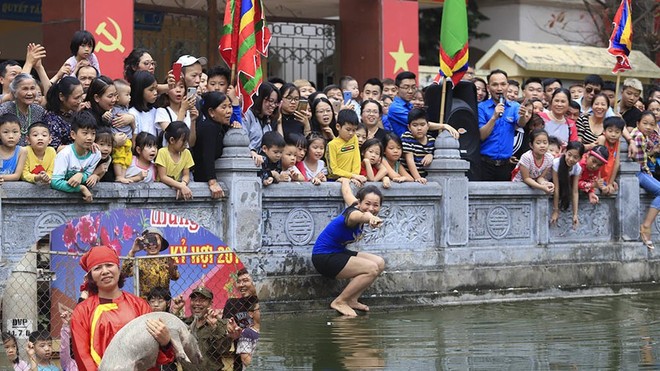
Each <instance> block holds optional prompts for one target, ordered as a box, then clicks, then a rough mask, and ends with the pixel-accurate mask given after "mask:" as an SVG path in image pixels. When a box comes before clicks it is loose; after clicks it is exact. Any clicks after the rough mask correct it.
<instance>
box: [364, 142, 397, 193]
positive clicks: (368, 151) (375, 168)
mask: <svg viewBox="0 0 660 371" xmlns="http://www.w3.org/2000/svg"><path fill="white" fill-rule="evenodd" d="M360 148H361V152H360V155H361V157H362V167H361V168H360V175H364V176H366V177H367V180H368V181H370V182H377V181H380V180H382V181H383V188H386V189H387V188H390V178H389V177H388V176H387V168H386V167H385V166H383V162H382V161H383V143H382V142H381V141H380V140H379V139H378V138H371V139H368V140H367V141H366V142H364V144H363V145H362V146H361V147H360Z"/></svg>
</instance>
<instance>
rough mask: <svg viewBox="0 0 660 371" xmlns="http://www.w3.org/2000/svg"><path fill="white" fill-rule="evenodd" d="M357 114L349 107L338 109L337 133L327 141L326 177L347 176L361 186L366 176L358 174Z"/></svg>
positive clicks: (359, 164)
mask: <svg viewBox="0 0 660 371" xmlns="http://www.w3.org/2000/svg"><path fill="white" fill-rule="evenodd" d="M358 122H359V120H358V115H357V114H356V113H355V112H354V111H353V110H350V109H343V110H341V111H339V116H338V117H337V131H338V135H337V137H336V138H335V139H333V140H331V141H330V143H328V148H327V150H326V154H325V155H326V160H327V165H328V173H329V175H328V178H330V179H338V178H348V179H350V180H351V181H352V182H353V183H355V184H356V185H358V186H361V185H362V183H364V182H366V181H367V178H366V177H365V176H363V175H360V166H361V163H362V162H361V161H360V146H359V144H358V138H357V136H356V135H355V131H356V130H357V127H358Z"/></svg>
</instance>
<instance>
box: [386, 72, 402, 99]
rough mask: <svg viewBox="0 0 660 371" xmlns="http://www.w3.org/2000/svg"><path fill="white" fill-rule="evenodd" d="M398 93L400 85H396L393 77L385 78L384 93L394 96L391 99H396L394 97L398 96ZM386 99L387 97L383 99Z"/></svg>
mask: <svg viewBox="0 0 660 371" xmlns="http://www.w3.org/2000/svg"><path fill="white" fill-rule="evenodd" d="M398 93H399V87H398V86H396V83H395V82H394V79H391V78H386V79H383V95H389V96H390V97H392V98H391V99H394V97H396V96H397V94H398ZM384 100H385V99H383V101H384Z"/></svg>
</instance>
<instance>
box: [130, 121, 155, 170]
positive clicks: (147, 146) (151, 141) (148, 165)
mask: <svg viewBox="0 0 660 371" xmlns="http://www.w3.org/2000/svg"><path fill="white" fill-rule="evenodd" d="M157 142H158V138H156V137H155V136H154V135H153V134H150V133H147V132H146V131H143V132H141V133H140V134H138V135H136V136H135V148H134V149H133V160H132V162H131V166H129V167H128V169H126V177H127V178H128V179H130V180H131V181H132V182H134V183H137V182H142V183H151V182H154V181H156V174H157V170H156V165H154V159H155V158H156V153H157V152H158V145H157V144H156V143H157Z"/></svg>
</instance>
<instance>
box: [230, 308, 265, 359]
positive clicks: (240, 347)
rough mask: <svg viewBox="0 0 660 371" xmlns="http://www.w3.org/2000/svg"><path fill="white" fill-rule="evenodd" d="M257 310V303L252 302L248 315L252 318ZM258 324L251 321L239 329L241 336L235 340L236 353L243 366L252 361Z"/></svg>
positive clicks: (257, 339) (257, 334) (256, 341)
mask: <svg viewBox="0 0 660 371" xmlns="http://www.w3.org/2000/svg"><path fill="white" fill-rule="evenodd" d="M258 310H259V303H253V304H252V305H251V306H250V308H249V309H248V315H249V316H250V318H253V315H254V313H255V312H257V311H258ZM259 327H260V326H259V324H258V323H257V322H256V321H252V324H251V325H249V326H248V327H246V328H244V329H243V331H241V336H240V337H239V338H238V341H237V342H236V354H239V355H240V356H241V363H242V364H243V368H244V369H245V367H247V366H249V365H250V364H251V363H252V353H254V350H255V349H256V347H257V343H258V342H259Z"/></svg>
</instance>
